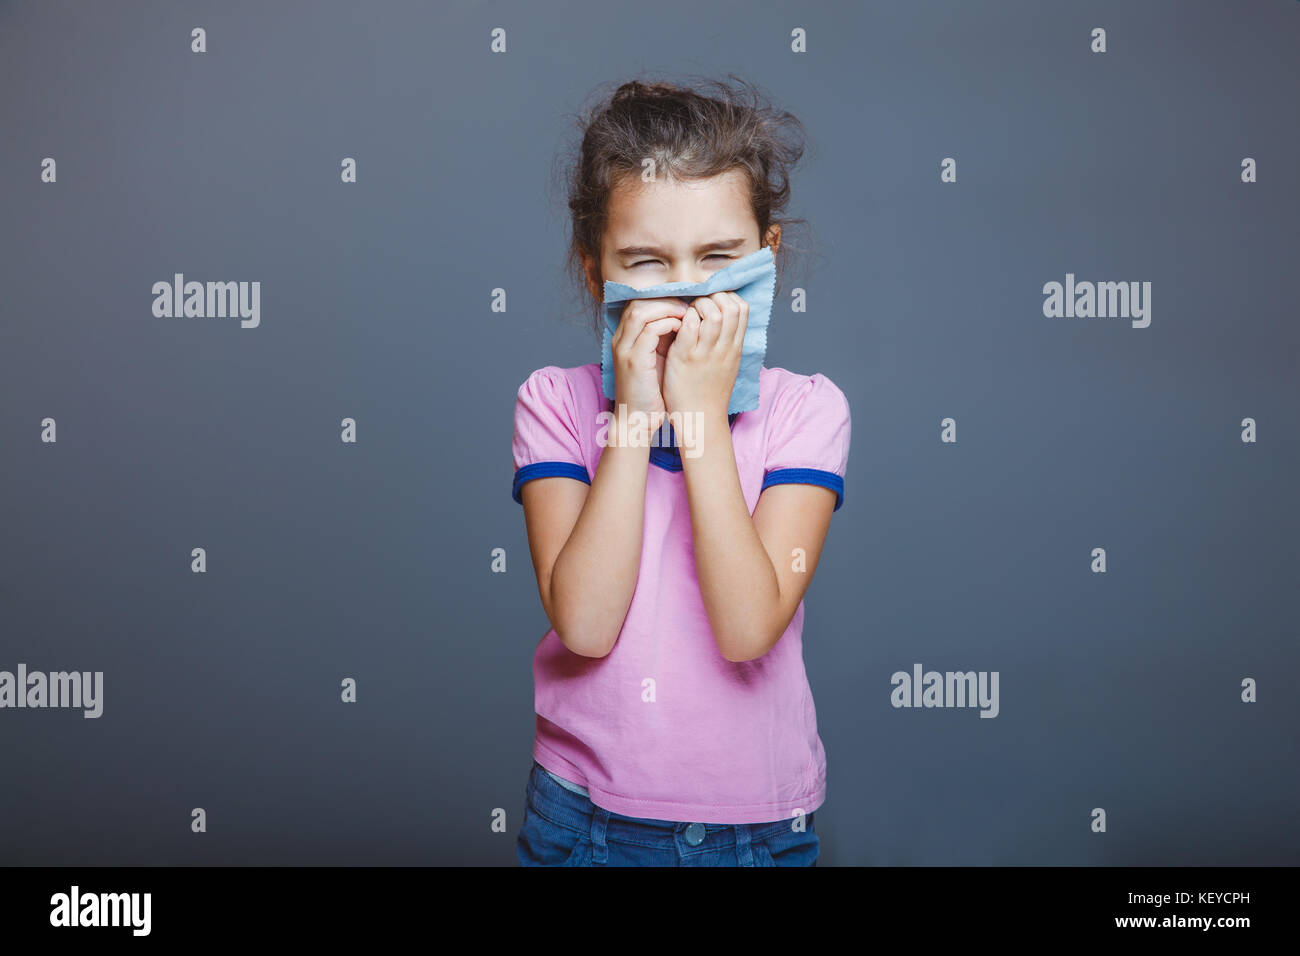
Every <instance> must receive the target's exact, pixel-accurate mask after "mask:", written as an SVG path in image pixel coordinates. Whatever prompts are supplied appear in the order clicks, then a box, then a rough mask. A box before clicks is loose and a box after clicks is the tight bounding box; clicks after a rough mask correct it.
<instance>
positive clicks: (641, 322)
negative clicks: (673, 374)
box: [610, 298, 687, 431]
mask: <svg viewBox="0 0 1300 956" xmlns="http://www.w3.org/2000/svg"><path fill="white" fill-rule="evenodd" d="M686 308H687V305H686V301H685V300H684V299H676V298H661V299H632V300H630V301H629V302H628V303H627V305H626V306H624V308H623V314H622V316H621V317H620V319H619V323H618V328H617V329H615V330H614V335H613V338H612V339H611V342H610V351H611V352H612V353H613V357H614V403H615V408H614V411H615V414H618V406H620V405H624V406H626V407H627V414H629V415H631V413H632V412H642V413H644V414H645V415H646V416H648V425H649V427H650V430H651V431H654V430H655V429H657V428H658V427H659V425H660V424H661V423H662V421H663V415H664V412H665V411H667V409H666V408H665V406H664V399H663V381H664V366H665V362H666V358H665V356H666V353H667V352H668V347H669V346H670V345H671V344H672V340H673V337H674V336H675V335H676V334H677V330H678V329H680V328H681V325H682V318H681V317H682V315H683V313H685V311H686Z"/></svg>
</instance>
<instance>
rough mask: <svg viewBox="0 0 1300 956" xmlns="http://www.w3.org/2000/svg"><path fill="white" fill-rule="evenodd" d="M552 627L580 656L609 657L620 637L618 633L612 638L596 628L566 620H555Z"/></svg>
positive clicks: (561, 640) (567, 645)
mask: <svg viewBox="0 0 1300 956" xmlns="http://www.w3.org/2000/svg"><path fill="white" fill-rule="evenodd" d="M552 627H553V628H554V630H555V636H556V637H558V638H559V639H560V643H561V644H563V645H564V646H565V647H566V648H567V649H568V650H569V651H571V652H572V653H574V654H577V655H578V656H579V657H591V658H601V657H607V656H609V652H610V651H612V650H613V649H614V642H615V641H616V640H617V638H618V635H617V634H615V635H614V636H613V637H612V638H611V637H607V636H605V635H602V634H600V633H599V632H598V631H597V630H595V629H594V628H591V627H587V626H584V625H582V624H572V623H569V622H565V621H557V622H554V623H553V624H552Z"/></svg>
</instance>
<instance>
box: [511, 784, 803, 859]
mask: <svg viewBox="0 0 1300 956" xmlns="http://www.w3.org/2000/svg"><path fill="white" fill-rule="evenodd" d="M525 793H526V801H525V804H524V821H523V825H522V826H521V827H520V829H519V836H518V838H517V839H516V841H515V853H516V854H517V855H518V857H519V865H520V866H816V865H817V853H818V849H819V847H818V839H817V834H816V833H815V832H813V814H811V813H809V814H807V815H806V816H805V817H804V819H803V823H804V831H803V832H797V831H795V829H794V821H793V820H774V821H772V822H771V823H748V824H746V823H736V824H722V823H707V824H705V823H678V822H675V821H671V820H648V819H644V818H641V817H625V816H622V815H621V814H617V813H611V812H610V811H608V810H604V809H601V808H600V807H598V806H596V805H595V804H594V803H592V802H591V801H590V800H589V799H587V798H586V797H584V796H583V795H582V794H580V793H574V792H573V791H571V790H566V789H565V788H564V787H562V786H560V785H559V784H558V783H556V782H555V781H554V780H552V779H551V778H550V777H549V776H547V774H546V771H545V770H543V769H542V767H541V766H540V765H539V764H538V763H536V762H534V763H533V769H532V772H531V773H530V774H529V775H528V787H527V789H526V791H525Z"/></svg>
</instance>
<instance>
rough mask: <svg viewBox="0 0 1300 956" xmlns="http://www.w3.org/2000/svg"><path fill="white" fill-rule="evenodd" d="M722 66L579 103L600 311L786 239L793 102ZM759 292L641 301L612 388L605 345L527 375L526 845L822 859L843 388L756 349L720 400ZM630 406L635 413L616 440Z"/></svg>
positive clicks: (523, 435)
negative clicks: (825, 579)
mask: <svg viewBox="0 0 1300 956" xmlns="http://www.w3.org/2000/svg"><path fill="white" fill-rule="evenodd" d="M733 79H734V77H733ZM712 86H713V95H709V96H706V95H703V94H701V93H698V92H695V91H693V90H690V89H686V88H682V87H678V86H674V85H671V84H667V83H653V84H643V83H639V82H629V83H625V84H623V85H622V86H620V87H619V88H618V89H617V91H616V92H615V93H614V94H613V96H612V97H611V98H610V99H609V101H608V102H606V103H604V104H601V105H600V106H598V107H597V108H596V109H595V110H594V111H593V112H592V113H591V114H590V115H589V116H588V117H587V119H586V121H585V123H584V129H583V136H582V142H581V149H580V155H579V156H578V158H577V162H576V164H575V166H574V169H573V172H572V178H571V182H570V197H569V208H570V211H571V214H572V217H573V237H572V245H571V248H570V257H571V264H573V265H574V266H575V267H579V268H580V270H581V275H582V276H583V277H584V278H585V280H586V284H587V289H588V290H589V291H590V293H591V297H592V299H593V301H594V304H595V306H596V312H597V322H596V327H597V329H598V330H599V328H600V318H599V313H600V311H601V307H602V303H603V294H602V290H603V283H604V281H605V280H612V281H617V282H622V283H626V284H628V285H631V286H632V287H633V288H648V287H650V286H652V285H659V284H661V283H664V282H700V281H703V280H704V279H705V278H707V277H708V276H709V275H710V274H711V273H712V272H715V271H717V270H718V269H721V268H725V267H726V266H727V265H728V264H729V263H730V262H732V261H734V260H736V259H739V258H742V257H744V256H746V255H749V254H750V253H753V252H757V251H759V250H760V249H761V248H762V247H763V246H768V247H770V248H771V250H772V251H773V253H774V254H775V252H776V251H777V249H778V248H779V245H780V240H781V223H782V222H788V220H781V221H778V220H777V219H776V215H777V214H779V213H780V212H781V211H782V210H783V208H784V206H785V204H786V202H787V200H788V198H789V192H790V190H789V179H788V171H789V167H790V166H792V165H793V164H794V163H795V162H796V161H797V160H798V159H799V157H800V156H801V155H802V153H803V146H802V143H801V142H799V141H798V138H797V134H798V133H799V131H800V129H801V127H800V124H799V122H798V120H797V119H795V118H794V117H793V116H790V115H789V114H788V113H781V112H776V111H773V110H771V109H770V108H765V107H763V106H761V105H760V104H759V103H758V102H757V100H756V99H754V100H750V99H749V98H748V97H746V96H745V91H744V88H743V84H742V88H741V89H739V90H738V89H734V88H733V87H731V86H728V85H726V84H722V83H715V84H712ZM787 131H788V132H793V133H794V134H796V136H795V138H794V139H793V140H790V141H787V140H786V139H783V138H782V134H783V132H787ZM647 160H650V161H651V162H650V163H647V162H646V161H647ZM647 168H652V169H653V172H654V175H653V177H646V176H643V172H644V171H645V170H646V169H647ZM747 314H748V305H747V303H746V301H745V300H744V299H742V298H741V297H740V296H738V295H736V294H735V293H734V292H718V293H715V294H713V295H710V296H700V297H698V298H696V299H694V300H693V301H691V302H687V301H685V300H682V299H674V298H651V299H636V300H633V301H631V302H629V303H628V304H627V306H626V308H625V309H624V310H623V311H622V314H621V318H620V321H619V325H618V329H617V332H616V333H615V335H614V338H613V345H612V353H613V364H614V380H615V387H614V390H615V398H614V400H613V401H612V402H611V401H610V400H608V399H606V398H605V397H604V393H603V391H602V387H601V369H600V363H597V362H593V363H591V364H588V365H580V366H576V367H573V368H558V367H556V366H553V365H548V366H546V367H544V368H540V369H538V370H537V371H535V372H533V373H532V374H531V375H530V376H529V377H528V379H527V380H526V381H525V382H524V383H523V385H521V386H520V388H519V391H518V400H517V403H516V406H515V419H514V426H515V431H514V441H513V449H512V451H513V458H514V466H515V476H514V487H513V490H512V495H513V497H514V500H515V501H517V502H520V503H521V504H522V505H523V509H524V520H525V524H526V526H527V531H528V544H529V550H530V552H531V554H532V560H533V567H534V569H535V571H536V573H537V586H538V592H539V594H540V596H541V601H542V607H543V609H544V610H545V612H546V616H547V618H548V619H549V621H550V623H551V625H552V627H551V629H550V630H549V631H547V633H546V635H545V636H544V637H543V638H542V639H541V641H540V643H539V644H538V646H537V650H536V653H535V654H534V658H533V677H534V681H535V709H536V712H537V726H536V735H535V738H534V743H533V759H534V763H533V768H532V772H531V774H530V777H529V780H528V785H527V789H526V804H525V811H524V819H523V824H522V827H521V830H520V833H519V836H518V840H517V843H516V847H517V853H518V857H519V861H520V863H521V864H523V865H564V866H588V865H610V866H618V865H658V866H737V865H738V866H812V865H815V863H816V859H817V855H818V837H817V835H816V833H815V832H814V828H813V811H814V810H816V809H817V807H818V806H820V805H821V803H822V801H823V800H824V798H825V792H826V758H825V753H824V751H823V749H822V743H821V739H820V738H819V737H818V734H817V718H816V711H815V709H814V707H813V701H812V695H811V693H810V691H809V687H808V681H807V678H806V676H805V673H804V666H803V650H802V643H801V633H802V630H803V618H804V606H803V596H804V592H805V591H806V590H807V588H808V585H809V583H810V582H811V580H812V576H813V572H814V571H815V570H816V568H817V560H818V557H819V556H820V554H821V550H822V544H823V542H824V540H825V537H826V533H827V529H828V527H829V525H830V520H831V513H832V512H833V511H835V510H837V509H838V508H839V507H840V505H841V504H842V503H843V492H844V473H845V468H846V465H847V462H848V453H849V407H848V403H847V401H846V400H845V398H844V395H843V393H842V392H841V391H840V390H839V389H838V388H837V387H836V386H835V384H834V383H832V382H831V380H830V379H828V378H826V377H825V376H824V375H821V374H814V375H811V376H807V375H799V374H796V373H794V372H789V371H787V370H785V369H783V368H768V367H766V366H764V367H763V368H762V369H761V371H760V375H759V393H760V398H759V407H758V408H757V409H756V410H753V411H746V412H740V413H734V414H732V415H728V414H727V409H728V400H729V397H730V395H731V392H732V388H733V386H734V385H735V382H736V377H737V372H738V370H739V367H740V356H741V349H742V342H743V336H744V331H745V327H746V319H747ZM618 406H623V409H622V412H623V413H624V414H626V416H627V420H628V421H629V422H630V423H631V424H632V427H631V428H630V429H629V432H630V434H627V435H620V433H619V432H618V431H617V430H616V429H615V428H612V427H611V428H607V429H604V430H603V432H604V433H607V434H608V436H610V437H609V438H606V439H602V440H599V441H598V439H597V435H598V433H600V432H602V428H601V422H602V421H603V420H605V419H606V416H602V414H601V413H602V412H604V413H610V412H613V413H615V414H616V415H617V414H618V411H617V409H618ZM636 413H641V414H642V415H644V416H646V418H645V421H644V423H643V424H641V425H640V426H637V424H636V423H637V415H636ZM665 413H672V414H674V415H676V414H682V415H694V416H695V419H694V420H695V422H697V423H698V427H697V432H698V435H697V437H696V441H695V443H694V449H693V451H692V452H691V453H689V454H682V453H681V450H680V449H678V448H675V447H671V442H672V438H671V432H670V431H669V432H667V436H668V438H667V441H666V442H664V444H656V440H660V441H662V440H663V438H664V435H665V431H664V429H668V428H670V425H662V427H661V422H663V421H664V415H665ZM671 421H678V419H676V418H674V419H671V420H670V422H671ZM657 428H658V429H660V430H659V431H657V432H656V429H657ZM615 439H618V440H617V441H615ZM665 445H667V446H668V447H665Z"/></svg>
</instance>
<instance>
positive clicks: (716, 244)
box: [618, 239, 745, 257]
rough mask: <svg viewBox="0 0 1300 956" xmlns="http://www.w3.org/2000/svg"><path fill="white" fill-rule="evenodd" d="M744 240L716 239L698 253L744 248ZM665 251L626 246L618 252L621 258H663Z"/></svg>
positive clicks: (698, 250)
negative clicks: (708, 250) (707, 250)
mask: <svg viewBox="0 0 1300 956" xmlns="http://www.w3.org/2000/svg"><path fill="white" fill-rule="evenodd" d="M744 244H745V240H744V239H715V240H714V241H713V242H706V243H704V244H703V245H701V246H697V247H696V249H695V251H696V252H704V251H705V250H706V249H735V248H736V247H737V246H743V245H744ZM663 254H664V251H663V250H662V249H660V248H659V247H658V246H624V247H623V248H622V249H619V250H618V255H620V256H661V257H662V256H663Z"/></svg>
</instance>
